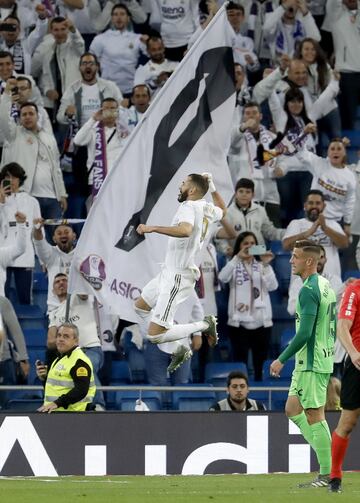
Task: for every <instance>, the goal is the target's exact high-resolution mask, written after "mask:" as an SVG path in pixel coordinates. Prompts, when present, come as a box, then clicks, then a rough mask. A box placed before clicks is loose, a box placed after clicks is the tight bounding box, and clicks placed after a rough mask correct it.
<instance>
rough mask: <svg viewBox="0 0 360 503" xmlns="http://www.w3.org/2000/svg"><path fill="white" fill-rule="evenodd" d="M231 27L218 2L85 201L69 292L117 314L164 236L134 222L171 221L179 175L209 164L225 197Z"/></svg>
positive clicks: (144, 278)
mask: <svg viewBox="0 0 360 503" xmlns="http://www.w3.org/2000/svg"><path fill="white" fill-rule="evenodd" d="M231 35H232V30H231V27H230V25H229V23H228V21H227V16H226V11H225V9H224V8H222V9H221V10H220V11H219V12H218V14H217V15H216V17H215V18H214V19H213V21H212V22H211V23H210V25H209V26H208V27H207V29H206V30H204V32H203V33H202V34H201V36H200V38H199V39H198V40H197V41H196V43H195V44H194V45H193V46H192V48H191V49H190V50H189V52H188V54H187V55H186V57H185V58H184V60H183V61H182V62H181V63H180V65H179V66H178V68H177V69H176V71H175V72H174V74H173V75H172V76H171V78H170V79H169V80H168V81H167V83H166V84H165V86H164V88H163V89H162V90H161V92H160V93H159V94H158V95H157V96H156V98H155V99H154V102H153V103H152V104H151V106H150V107H149V109H148V111H147V112H146V114H145V115H144V117H143V119H142V121H141V122H140V123H139V124H138V126H137V127H136V129H135V130H134V132H133V133H132V136H131V137H130V139H129V142H128V143H127V146H126V147H125V148H124V150H123V152H122V153H121V156H120V157H119V159H118V162H117V165H116V167H114V168H113V169H112V170H111V172H110V174H109V175H108V176H107V178H106V179H105V182H104V184H103V186H102V188H101V190H100V192H99V195H98V196H97V199H96V201H95V203H94V205H93V206H92V208H91V211H90V214H89V216H88V219H87V221H86V223H85V226H84V228H83V231H82V234H81V237H80V239H79V242H78V244H77V246H76V250H75V255H74V259H73V261H72V267H71V272H70V282H69V292H70V293H89V294H93V295H96V297H97V299H98V300H99V302H100V303H102V304H103V303H105V304H108V305H109V307H110V309H111V311H113V312H114V313H117V314H119V315H120V316H121V317H122V318H123V319H127V320H130V321H135V322H136V321H138V318H137V316H136V314H135V312H134V310H133V302H134V300H135V299H136V298H137V297H138V296H139V295H140V292H141V289H142V288H143V286H144V285H145V284H146V283H147V282H148V281H149V280H150V279H151V278H152V277H154V276H155V275H156V274H157V273H158V272H159V267H160V263H161V262H163V260H164V255H165V250H166V240H167V238H166V237H165V236H160V235H158V234H147V235H146V238H145V237H144V236H139V235H138V234H137V233H136V228H137V226H138V224H140V223H148V224H149V225H170V223H171V220H172V217H173V215H174V214H175V212H176V210H177V206H178V202H177V195H178V192H179V186H180V184H181V182H182V181H183V180H184V179H185V178H186V177H187V175H189V174H191V173H202V172H204V171H207V172H211V173H212V174H213V176H214V181H215V184H216V186H217V189H218V191H219V192H220V194H221V195H222V196H223V197H224V199H225V200H229V199H230V197H231V195H232V193H233V185H232V182H231V176H230V173H229V169H228V165H227V162H226V153H227V149H228V146H229V142H230V130H231V124H232V117H233V113H234V108H235V86H234V68H233V55H232V49H231Z"/></svg>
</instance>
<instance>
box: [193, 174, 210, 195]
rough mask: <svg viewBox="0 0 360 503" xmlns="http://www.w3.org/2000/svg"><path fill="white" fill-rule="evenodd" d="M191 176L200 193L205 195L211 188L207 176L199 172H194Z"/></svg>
mask: <svg viewBox="0 0 360 503" xmlns="http://www.w3.org/2000/svg"><path fill="white" fill-rule="evenodd" d="M189 178H190V179H191V181H192V182H193V184H194V185H196V188H197V189H198V190H199V192H200V194H201V195H202V196H205V194H206V192H207V191H208V190H209V182H208V180H207V178H205V177H204V176H202V175H199V174H198V173H192V174H191V175H189Z"/></svg>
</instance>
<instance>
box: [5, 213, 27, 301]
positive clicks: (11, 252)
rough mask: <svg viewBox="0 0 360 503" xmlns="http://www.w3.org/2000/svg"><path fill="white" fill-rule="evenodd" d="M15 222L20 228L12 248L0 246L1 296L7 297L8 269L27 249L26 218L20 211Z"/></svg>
mask: <svg viewBox="0 0 360 503" xmlns="http://www.w3.org/2000/svg"><path fill="white" fill-rule="evenodd" d="M15 221H16V223H17V225H18V226H19V232H18V234H17V236H16V240H15V242H14V243H12V244H11V245H10V246H0V295H2V296H4V295H5V282H6V268H7V267H8V266H9V265H10V264H11V263H12V262H13V260H15V259H16V258H17V257H20V255H22V254H23V253H24V251H25V249H26V227H25V222H26V216H25V215H24V214H23V213H20V212H19V211H18V212H17V213H16V214H15Z"/></svg>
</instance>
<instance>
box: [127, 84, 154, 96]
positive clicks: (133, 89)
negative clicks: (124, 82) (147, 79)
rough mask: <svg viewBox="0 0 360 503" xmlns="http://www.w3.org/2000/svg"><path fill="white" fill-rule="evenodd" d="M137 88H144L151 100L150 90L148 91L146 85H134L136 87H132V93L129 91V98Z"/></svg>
mask: <svg viewBox="0 0 360 503" xmlns="http://www.w3.org/2000/svg"><path fill="white" fill-rule="evenodd" d="M138 87H145V89H146V90H147V93H148V96H149V98H151V93H150V89H149V86H147V85H146V84H136V86H134V87H133V88H132V91H131V96H134V94H135V91H136V89H137V88H138Z"/></svg>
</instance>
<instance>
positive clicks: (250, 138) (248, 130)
mask: <svg viewBox="0 0 360 503" xmlns="http://www.w3.org/2000/svg"><path fill="white" fill-rule="evenodd" d="M261 120H262V114H261V110H260V107H259V105H258V104H257V103H256V102H254V101H249V102H247V103H246V104H245V105H244V107H243V114H242V119H241V122H240V124H239V123H237V124H234V125H233V128H232V131H231V151H230V154H229V157H228V159H229V167H230V172H231V176H232V179H233V182H234V183H236V181H237V180H239V178H250V179H253V180H254V182H255V195H254V201H256V202H258V203H265V205H266V211H267V212H268V214H269V217H270V218H271V220H273V221H274V222H279V217H280V197H279V193H278V189H277V186H276V181H275V177H276V176H277V173H278V172H277V170H276V167H277V165H276V161H273V160H271V161H270V162H267V163H266V164H264V165H263V166H261V165H260V164H259V162H258V158H257V151H258V146H259V145H260V144H261V145H262V146H263V147H264V149H268V148H269V145H270V143H271V142H272V141H273V139H274V138H275V135H274V133H272V132H271V131H270V130H268V129H266V128H265V127H264V126H263V125H262V124H261Z"/></svg>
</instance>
